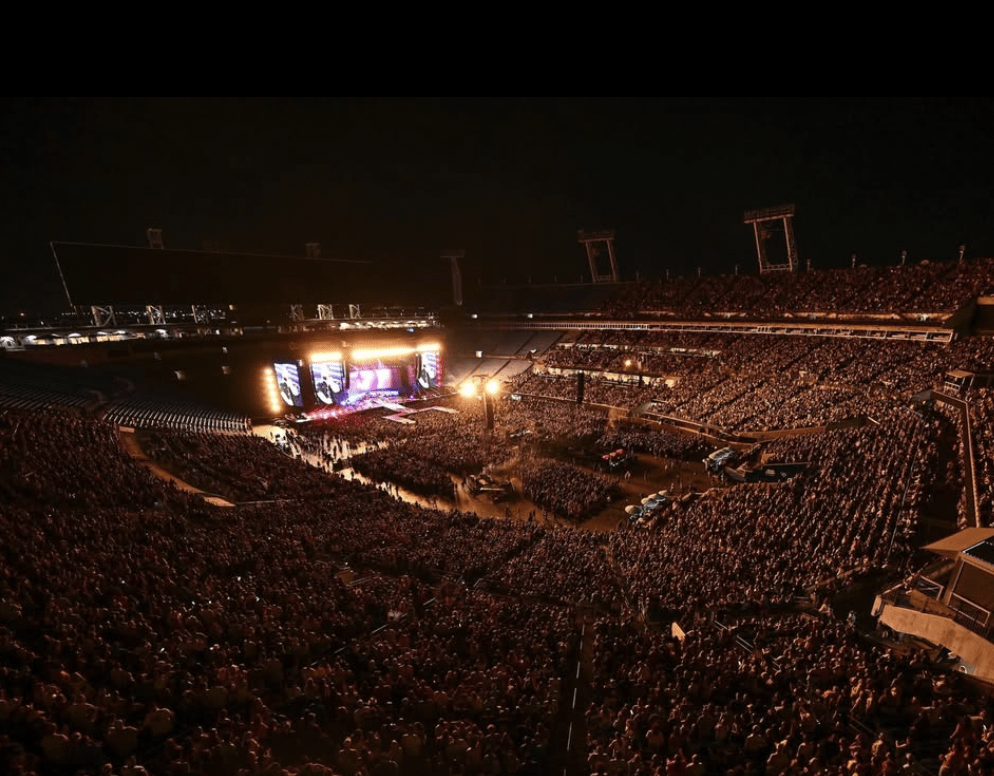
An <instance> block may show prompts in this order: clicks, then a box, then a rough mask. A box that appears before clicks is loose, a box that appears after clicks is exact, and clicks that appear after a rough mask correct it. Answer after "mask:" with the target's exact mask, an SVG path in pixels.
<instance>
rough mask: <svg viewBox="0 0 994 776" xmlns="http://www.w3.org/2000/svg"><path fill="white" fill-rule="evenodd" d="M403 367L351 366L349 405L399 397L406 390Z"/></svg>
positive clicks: (381, 364) (392, 365) (391, 365)
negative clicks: (385, 397) (377, 398)
mask: <svg viewBox="0 0 994 776" xmlns="http://www.w3.org/2000/svg"><path fill="white" fill-rule="evenodd" d="M403 375H404V370H403V369H402V367H400V366H397V365H394V364H390V365H385V364H383V362H379V363H376V364H368V365H367V364H350V365H349V387H348V399H347V400H346V403H347V404H358V403H359V402H361V401H362V400H363V399H368V398H372V397H376V396H399V395H400V393H401V391H402V390H403V389H404V376H403Z"/></svg>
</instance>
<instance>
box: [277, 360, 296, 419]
mask: <svg viewBox="0 0 994 776" xmlns="http://www.w3.org/2000/svg"><path fill="white" fill-rule="evenodd" d="M273 369H274V370H275V372H276V384H277V386H278V388H279V392H280V399H282V400H283V403H284V404H286V405H287V406H288V407H300V408H302V407H303V406H304V397H303V394H302V393H301V392H300V369H299V368H298V367H297V365H296V364H290V363H286V362H276V363H274V364H273Z"/></svg>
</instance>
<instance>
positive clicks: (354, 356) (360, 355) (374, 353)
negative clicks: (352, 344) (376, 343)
mask: <svg viewBox="0 0 994 776" xmlns="http://www.w3.org/2000/svg"><path fill="white" fill-rule="evenodd" d="M412 353H414V348H380V349H378V350H375V349H370V348H355V349H354V350H352V352H351V353H350V354H349V360H350V361H373V360H375V359H378V358H392V357H395V356H409V355H411V354H412Z"/></svg>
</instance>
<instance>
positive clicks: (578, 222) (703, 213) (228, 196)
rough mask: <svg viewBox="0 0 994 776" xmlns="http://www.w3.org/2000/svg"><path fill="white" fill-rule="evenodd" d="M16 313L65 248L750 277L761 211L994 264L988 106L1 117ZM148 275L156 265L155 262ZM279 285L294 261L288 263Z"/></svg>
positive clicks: (708, 101)
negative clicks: (602, 252)
mask: <svg viewBox="0 0 994 776" xmlns="http://www.w3.org/2000/svg"><path fill="white" fill-rule="evenodd" d="M0 106H2V108H0V109H2V115H0V167H2V175H0V204H2V207H3V213H4V219H3V227H2V229H0V267H2V271H3V281H2V282H0V311H10V310H13V309H18V308H29V309H30V308H39V307H41V308H45V307H51V306H53V305H54V306H58V305H59V304H60V302H61V301H62V299H63V296H62V292H61V287H60V285H59V281H58V276H57V274H56V272H55V266H54V260H53V259H52V256H51V252H50V250H49V247H48V241H49V240H58V241H80V242H99V243H108V244H124V245H141V244H143V243H144V241H145V234H144V232H145V229H146V227H149V226H155V227H160V228H161V229H162V230H163V236H164V240H165V243H166V246H167V247H171V248H199V247H200V245H201V242H202V241H203V240H217V241H220V242H221V243H222V244H223V245H225V246H227V247H228V248H230V249H232V250H265V251H272V252H275V253H283V254H294V255H302V253H303V250H304V248H303V246H304V243H305V242H308V241H315V242H320V243H321V244H322V253H323V255H325V256H328V257H331V258H351V259H370V260H374V261H376V262H378V263H379V264H380V265H381V266H382V267H383V272H382V274H381V275H380V277H382V279H383V282H384V283H385V284H391V283H393V284H402V285H403V287H404V288H405V289H409V290H411V291H418V292H425V293H427V292H431V293H433V294H434V295H435V296H440V297H443V298H444V296H445V294H447V293H448V288H449V285H448V275H447V267H446V266H445V265H444V264H443V263H442V262H441V260H440V259H439V251H440V250H441V249H445V248H464V249H465V250H466V252H467V259H466V267H465V271H464V275H465V280H466V282H467V284H469V283H472V284H475V283H476V282H477V279H478V278H479V277H480V276H481V274H482V277H483V279H484V282H499V281H501V280H503V279H507V280H508V282H518V281H524V280H527V278H528V277H529V276H531V277H532V279H533V280H534V281H535V282H539V281H545V280H551V279H552V277H553V276H557V277H558V278H559V280H560V281H563V280H567V279H569V280H577V279H578V278H579V275H580V274H581V273H583V272H585V270H586V259H585V256H584V253H583V250H582V248H581V247H580V246H579V245H578V244H577V243H576V230H577V229H580V228H584V229H600V228H614V229H616V230H617V240H616V247H617V253H618V257H619V262H620V266H621V271H622V274H623V275H624V276H625V277H628V278H631V277H634V275H635V272H636V271H639V272H641V273H642V274H643V275H646V274H649V275H657V276H658V275H662V274H663V272H665V270H667V269H669V270H670V271H671V272H674V273H690V272H694V271H696V268H697V267H698V266H701V267H703V268H704V271H705V272H715V273H717V272H731V271H733V267H734V266H735V265H736V264H739V265H741V267H742V268H743V271H745V270H748V271H754V270H755V265H756V261H755V249H754V245H753V241H752V233H751V230H750V229H749V228H748V227H746V226H744V225H743V224H742V213H743V211H744V210H746V209H750V208H757V207H766V206H771V205H778V204H781V203H784V202H794V203H796V205H797V216H796V218H795V222H794V223H795V232H796V236H797V244H798V249H799V253H800V256H801V260H802V262H804V261H806V260H808V259H810V260H811V262H812V264H813V265H814V266H816V267H827V266H844V265H846V264H847V263H848V261H849V255H850V253H851V252H852V251H853V250H855V251H857V253H858V255H859V258H860V261H863V262H866V263H869V264H884V263H896V262H897V261H898V260H899V259H898V257H899V254H900V251H901V249H907V250H908V252H909V258H910V259H911V260H913V261H918V260H921V259H925V258H928V259H952V258H955V256H956V247H957V245H959V244H960V243H961V242H965V243H966V244H967V246H968V255H969V256H980V255H988V256H989V255H994V225H992V220H991V205H992V202H994V196H992V194H994V142H992V139H994V110H992V107H994V101H992V100H991V99H990V98H984V99H966V98H948V99H939V98H929V99H924V98H914V99H912V98H901V99H896V98H864V99H824V98H821V99H804V100H801V99H798V100H784V99H769V98H767V99H745V98H734V99H733V98H722V99H718V98H697V99H691V98H652V99H617V98H611V99H576V98H571V99H501V100H494V99H478V100H470V99H427V98H426V99H298V98H295V99H210V98H205V99H186V98H181V99H165V98H154V99H153V98H148V99H129V100H120V99H19V100H7V101H6V102H2V103H0ZM150 271H159V270H155V269H150ZM273 271H274V272H278V271H279V267H273Z"/></svg>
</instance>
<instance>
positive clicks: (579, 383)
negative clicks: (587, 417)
mask: <svg viewBox="0 0 994 776" xmlns="http://www.w3.org/2000/svg"><path fill="white" fill-rule="evenodd" d="M583 384H584V374H583V372H577V373H576V403H577V404H583Z"/></svg>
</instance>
